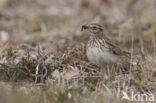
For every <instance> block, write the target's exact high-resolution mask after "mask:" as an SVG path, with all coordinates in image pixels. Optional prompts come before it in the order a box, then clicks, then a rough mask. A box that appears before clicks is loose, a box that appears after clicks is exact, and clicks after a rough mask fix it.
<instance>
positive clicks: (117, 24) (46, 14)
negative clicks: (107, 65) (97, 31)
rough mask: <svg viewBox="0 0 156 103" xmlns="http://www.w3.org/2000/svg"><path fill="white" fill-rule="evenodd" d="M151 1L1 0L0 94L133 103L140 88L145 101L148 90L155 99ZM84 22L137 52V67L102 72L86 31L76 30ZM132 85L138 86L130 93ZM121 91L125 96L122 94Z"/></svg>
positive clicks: (43, 100) (155, 16) (68, 102)
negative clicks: (89, 50) (89, 55)
mask: <svg viewBox="0 0 156 103" xmlns="http://www.w3.org/2000/svg"><path fill="white" fill-rule="evenodd" d="M155 4H156V1H154V0H150V1H149V0H118V1H117V0H10V1H9V0H1V1H0V92H1V94H0V102H1V103H20V102H23V103H88V102H90V103H137V102H138V101H139V99H138V96H139V95H143V94H147V93H148V95H147V98H146V97H144V98H142V99H143V100H142V101H141V99H140V101H141V102H142V103H147V102H148V103H149V102H150V94H152V95H153V96H154V97H155V98H154V101H153V103H154V102H155V101H156V51H155V47H156V46H155V45H156V43H155V38H156V37H155V36H156V13H155V11H154V10H155V9H156V5H155ZM88 23H99V24H101V25H102V26H103V28H104V32H105V34H106V35H107V36H109V37H110V38H111V39H112V40H113V41H115V42H116V44H117V45H119V46H120V47H121V48H122V49H123V50H126V51H129V52H131V53H132V56H133V58H135V59H137V60H139V63H138V64H137V68H139V70H141V72H132V73H130V74H121V75H116V74H109V75H108V76H107V77H106V76H105V77H104V76H101V75H100V73H99V72H100V68H98V67H97V66H95V65H93V64H91V63H90V62H89V61H88V60H87V57H86V55H85V52H86V46H85V45H86V43H87V40H88V38H89V33H88V32H81V26H82V25H84V24H88ZM138 58H139V59H138ZM131 69H134V68H133V67H132V68H131ZM132 92H134V94H137V96H136V98H135V100H134V101H132V99H131V95H132ZM124 93H126V94H127V95H128V96H129V97H130V99H131V100H130V101H129V100H126V99H122V97H123V95H124ZM149 93H150V94H149ZM151 98H152V97H151ZM146 99H147V100H146ZM151 103H152V102H151Z"/></svg>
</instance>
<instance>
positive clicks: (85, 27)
mask: <svg viewBox="0 0 156 103" xmlns="http://www.w3.org/2000/svg"><path fill="white" fill-rule="evenodd" d="M84 29H89V27H88V26H87V25H82V27H81V31H83V30H84Z"/></svg>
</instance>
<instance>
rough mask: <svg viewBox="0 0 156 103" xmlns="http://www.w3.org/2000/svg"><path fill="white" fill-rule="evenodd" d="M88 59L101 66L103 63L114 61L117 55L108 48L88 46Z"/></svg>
mask: <svg viewBox="0 0 156 103" xmlns="http://www.w3.org/2000/svg"><path fill="white" fill-rule="evenodd" d="M87 57H88V60H89V61H90V62H91V63H93V64H96V65H99V66H102V65H103V64H105V63H110V62H113V63H114V62H116V61H117V57H116V56H115V55H113V54H112V53H111V52H110V51H109V50H108V48H105V47H102V48H100V47H96V46H89V47H87Z"/></svg>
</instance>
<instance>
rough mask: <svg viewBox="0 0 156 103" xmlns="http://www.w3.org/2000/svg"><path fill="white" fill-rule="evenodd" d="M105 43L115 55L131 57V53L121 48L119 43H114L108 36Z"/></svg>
mask: <svg viewBox="0 0 156 103" xmlns="http://www.w3.org/2000/svg"><path fill="white" fill-rule="evenodd" d="M105 43H106V45H107V46H106V47H107V48H108V49H109V50H110V51H111V52H112V53H113V54H115V55H118V56H125V57H130V56H131V53H130V52H127V51H124V50H122V49H121V48H119V47H118V46H117V45H115V44H114V43H112V42H111V41H110V40H109V39H108V38H105Z"/></svg>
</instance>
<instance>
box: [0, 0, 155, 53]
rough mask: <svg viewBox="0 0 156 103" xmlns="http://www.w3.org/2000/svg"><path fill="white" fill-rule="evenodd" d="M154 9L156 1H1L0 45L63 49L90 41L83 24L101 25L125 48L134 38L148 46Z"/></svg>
mask: <svg viewBox="0 0 156 103" xmlns="http://www.w3.org/2000/svg"><path fill="white" fill-rule="evenodd" d="M155 10H156V1H155V0H1V1H0V42H1V44H6V43H8V42H9V43H10V44H12V45H15V44H16V45H17V44H19V43H28V44H30V45H36V43H38V42H40V43H41V45H42V46H44V47H49V46H50V48H52V50H53V51H56V50H62V49H65V48H67V47H74V46H77V45H79V44H80V43H81V42H85V41H86V40H87V39H88V36H89V35H88V34H86V33H81V32H80V29H81V25H83V24H87V23H99V24H101V25H103V26H104V28H105V32H106V33H107V34H109V35H110V36H112V37H113V38H114V39H116V40H117V41H119V42H121V43H122V42H123V43H124V44H123V45H124V46H125V45H126V46H129V45H127V44H128V43H129V42H131V36H132V35H133V37H134V40H135V41H136V45H137V43H144V42H146V43H145V45H146V44H148V43H149V42H151V40H153V37H154V35H153V34H154V33H155V30H156V22H155V21H156V20H155V19H156V13H155ZM140 37H141V38H143V39H141V40H139V38H140ZM138 45H140V44H138ZM149 48H151V47H149Z"/></svg>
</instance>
